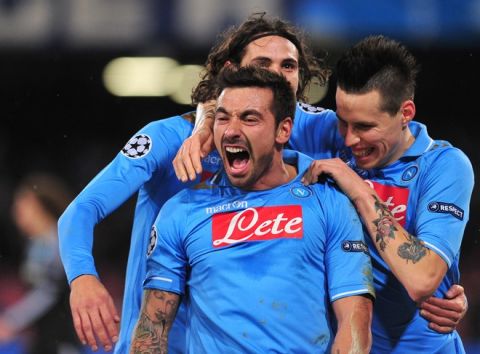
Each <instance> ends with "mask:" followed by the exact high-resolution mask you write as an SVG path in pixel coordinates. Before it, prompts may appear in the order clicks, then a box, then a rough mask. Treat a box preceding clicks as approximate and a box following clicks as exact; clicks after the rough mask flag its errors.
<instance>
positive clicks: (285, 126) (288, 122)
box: [275, 117, 293, 145]
mask: <svg viewBox="0 0 480 354" xmlns="http://www.w3.org/2000/svg"><path fill="white" fill-rule="evenodd" d="M292 127H293V120H292V118H290V117H286V118H284V119H283V120H282V121H281V122H280V124H279V125H278V128H277V136H276V138H275V141H276V142H277V143H278V144H282V145H284V144H286V143H287V142H288V139H290V135H291V134H292Z"/></svg>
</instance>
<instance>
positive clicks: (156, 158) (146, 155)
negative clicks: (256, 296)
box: [59, 104, 316, 353]
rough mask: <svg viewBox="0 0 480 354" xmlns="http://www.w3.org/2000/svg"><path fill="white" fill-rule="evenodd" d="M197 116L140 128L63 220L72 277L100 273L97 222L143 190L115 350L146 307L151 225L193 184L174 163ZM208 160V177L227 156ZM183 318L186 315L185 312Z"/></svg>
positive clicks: (178, 347)
mask: <svg viewBox="0 0 480 354" xmlns="http://www.w3.org/2000/svg"><path fill="white" fill-rule="evenodd" d="M304 107H307V108H311V110H312V112H311V113H309V116H315V110H316V109H315V108H314V107H312V106H305V105H300V104H299V105H297V110H296V113H295V115H296V116H301V115H303V114H307V113H306V112H307V110H305V109H304ZM192 120H193V115H192V114H191V113H187V114H184V115H183V116H175V117H171V118H167V119H162V120H159V121H156V122H152V123H150V124H148V125H147V126H145V127H144V128H142V129H141V130H140V131H138V133H136V134H135V135H134V136H133V137H132V139H130V141H129V142H128V143H127V144H126V146H125V147H124V148H123V149H122V152H121V153H119V154H118V155H117V156H116V158H115V159H114V160H113V161H112V162H111V163H110V164H109V165H108V166H107V167H106V168H105V169H104V170H103V171H102V172H100V173H99V174H98V175H97V176H96V177H95V178H94V179H93V180H92V181H91V182H90V183H89V185H88V186H87V187H85V189H84V190H83V191H82V192H81V193H80V194H79V195H78V196H77V198H76V199H75V200H74V201H73V202H72V204H71V205H70V206H69V207H68V209H67V210H66V211H65V213H64V214H63V215H62V217H61V219H60V221H59V241H60V249H61V257H62V262H63V265H64V268H65V271H66V273H67V277H68V281H69V282H71V281H72V280H73V279H75V278H76V277H78V276H80V275H84V274H91V275H96V276H98V274H97V271H96V269H95V264H94V259H93V255H92V245H93V234H94V228H95V225H96V224H98V223H99V222H101V221H102V220H103V219H104V218H106V217H107V216H108V215H109V214H111V213H112V212H113V211H114V210H116V209H117V208H118V207H119V206H120V205H122V204H123V203H125V202H126V201H127V200H128V199H129V198H130V197H131V196H132V195H133V194H135V193H137V192H138V197H137V204H136V208H135V218H134V222H133V229H132V235H131V241H130V251H129V256H128V264H127V271H126V279H125V290H124V296H123V307H122V316H121V322H120V336H119V340H118V342H117V344H116V345H115V353H126V352H127V351H128V349H129V346H130V339H131V336H132V331H133V328H134V326H135V324H136V321H137V318H138V314H139V311H140V305H141V302H142V296H143V288H142V283H143V280H144V279H145V269H146V258H145V254H146V250H147V247H148V243H149V237H150V227H151V225H153V222H154V220H155V218H156V216H157V214H158V212H159V210H160V208H161V207H162V205H163V203H165V201H166V200H168V199H169V198H170V197H171V196H173V195H174V194H175V193H177V192H178V191H180V190H181V189H183V188H185V187H188V186H191V185H192V183H187V184H185V183H181V182H179V181H178V180H177V178H176V176H175V172H174V170H173V166H172V160H173V158H174V157H175V155H176V153H177V151H178V149H179V148H180V146H181V144H182V142H183V141H184V140H185V139H186V138H187V137H189V136H190V134H191V132H192V128H193V124H192V122H191V121H192ZM202 164H203V168H204V172H203V174H202V176H201V179H202V180H203V179H206V178H207V177H209V176H210V175H211V174H212V173H213V172H214V171H215V170H216V169H217V168H218V167H219V166H221V160H220V158H219V156H218V154H217V153H215V152H214V153H212V154H210V155H209V156H207V157H206V158H205V159H203V161H202ZM179 311H180V312H181V311H184V309H183V308H181V309H179ZM177 318H178V319H181V318H182V316H181V313H180V314H179V316H177ZM177 328H178V326H175V327H174V329H173V332H172V333H171V338H172V340H171V341H170V344H171V347H170V350H171V353H177V352H178V353H182V352H183V347H184V346H182V344H181V343H182V341H183V338H184V334H183V331H182V330H178V331H177V330H176V329H177ZM175 338H177V339H175ZM172 345H175V348H172Z"/></svg>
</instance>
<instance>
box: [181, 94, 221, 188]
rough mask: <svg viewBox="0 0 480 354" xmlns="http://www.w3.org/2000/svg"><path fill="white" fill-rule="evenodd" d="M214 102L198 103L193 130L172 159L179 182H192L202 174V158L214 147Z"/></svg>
mask: <svg viewBox="0 0 480 354" xmlns="http://www.w3.org/2000/svg"><path fill="white" fill-rule="evenodd" d="M215 104H216V101H213V100H212V101H208V102H205V103H200V104H198V106H197V113H196V118H195V128H194V130H193V133H192V135H191V136H190V137H189V138H187V139H186V140H185V141H184V142H183V144H182V146H181V147H180V149H179V150H178V152H177V155H176V156H175V158H174V159H173V168H174V169H175V174H176V176H177V178H178V180H179V181H182V182H187V181H189V180H190V181H194V180H195V179H196V177H197V175H199V174H201V173H202V158H204V157H205V156H207V155H208V154H209V153H210V152H211V151H212V150H213V149H214V148H215V147H214V144H213V121H214V117H215Z"/></svg>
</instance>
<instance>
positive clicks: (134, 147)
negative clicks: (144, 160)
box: [122, 134, 152, 159]
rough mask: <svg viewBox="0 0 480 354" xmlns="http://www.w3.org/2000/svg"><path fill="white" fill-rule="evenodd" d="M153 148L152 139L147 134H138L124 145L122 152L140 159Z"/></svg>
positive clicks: (131, 157) (129, 156) (132, 157)
mask: <svg viewBox="0 0 480 354" xmlns="http://www.w3.org/2000/svg"><path fill="white" fill-rule="evenodd" d="M151 149H152V139H150V137H149V136H148V135H146V134H138V135H136V136H134V137H133V138H132V139H130V140H129V142H128V143H127V144H126V145H125V146H124V147H123V149H122V154H123V155H125V156H126V157H128V158H130V159H139V158H141V157H143V156H145V155H147V154H148V153H149V152H150V150H151Z"/></svg>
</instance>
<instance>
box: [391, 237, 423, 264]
mask: <svg viewBox="0 0 480 354" xmlns="http://www.w3.org/2000/svg"><path fill="white" fill-rule="evenodd" d="M427 251H429V249H428V248H426V247H425V246H424V244H423V242H422V241H420V240H419V239H418V238H416V237H415V236H413V235H410V234H409V233H407V242H404V243H403V244H401V245H400V246H399V247H398V251H397V254H398V255H399V256H400V257H401V258H403V259H406V260H407V263H408V261H409V260H410V261H412V263H414V264H415V263H417V262H418V261H420V260H421V259H422V258H423V257H425V255H426V254H427Z"/></svg>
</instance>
